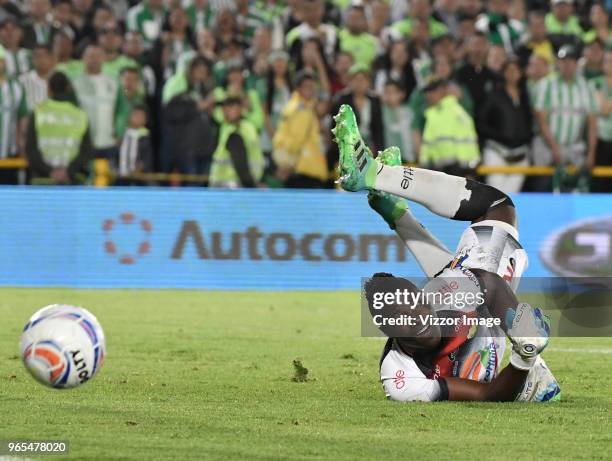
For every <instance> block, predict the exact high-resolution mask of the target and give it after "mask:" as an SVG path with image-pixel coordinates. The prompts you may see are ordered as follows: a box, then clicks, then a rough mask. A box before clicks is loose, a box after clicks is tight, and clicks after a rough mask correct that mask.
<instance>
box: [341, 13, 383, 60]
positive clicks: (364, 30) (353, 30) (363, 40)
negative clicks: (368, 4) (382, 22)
mask: <svg viewBox="0 0 612 461" xmlns="http://www.w3.org/2000/svg"><path fill="white" fill-rule="evenodd" d="M339 38H340V49H341V50H342V51H344V52H347V53H350V54H351V55H352V56H353V59H354V61H355V63H356V64H359V65H363V66H366V67H370V66H371V65H372V62H373V61H374V58H375V57H376V54H377V43H376V38H375V37H374V36H373V35H372V34H370V33H369V32H368V20H367V18H366V14H365V9H364V7H363V6H361V5H353V6H351V7H350V9H349V10H348V11H347V13H346V27H345V28H343V29H341V30H340V33H339Z"/></svg>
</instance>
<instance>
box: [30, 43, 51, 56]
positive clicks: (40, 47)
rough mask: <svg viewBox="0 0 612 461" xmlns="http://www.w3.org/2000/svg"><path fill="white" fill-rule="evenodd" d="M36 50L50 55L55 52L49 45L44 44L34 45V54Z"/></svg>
mask: <svg viewBox="0 0 612 461" xmlns="http://www.w3.org/2000/svg"><path fill="white" fill-rule="evenodd" d="M36 50H39V51H40V50H43V51H46V52H47V53H49V54H51V53H52V52H53V51H52V50H51V47H50V46H49V45H45V44H43V43H37V44H36V45H34V48H32V53H34V52H35V51H36Z"/></svg>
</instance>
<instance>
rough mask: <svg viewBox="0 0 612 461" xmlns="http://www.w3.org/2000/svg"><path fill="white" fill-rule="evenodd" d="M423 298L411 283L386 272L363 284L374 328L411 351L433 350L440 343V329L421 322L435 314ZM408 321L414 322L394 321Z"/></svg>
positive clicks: (375, 275) (420, 291)
mask: <svg viewBox="0 0 612 461" xmlns="http://www.w3.org/2000/svg"><path fill="white" fill-rule="evenodd" d="M421 294H422V290H420V289H419V288H418V287H417V286H416V285H415V284H414V283H412V282H411V281H410V280H408V279H405V278H402V277H394V276H393V275H392V274H388V273H384V272H379V273H376V274H374V275H373V276H372V277H371V278H370V279H368V280H367V281H366V282H365V284H364V295H365V299H366V302H367V305H368V309H369V311H370V315H372V320H373V322H374V324H375V325H377V326H378V328H379V329H380V331H382V332H383V333H384V334H385V335H387V336H388V337H390V338H396V339H398V340H400V341H401V343H402V347H403V348H405V349H410V350H417V349H422V348H424V347H426V348H431V347H433V346H435V345H436V344H437V343H438V342H439V340H440V330H439V328H438V327H436V326H435V325H432V324H429V323H425V324H424V323H423V321H422V318H423V316H427V315H431V314H432V309H431V306H429V305H428V304H427V303H426V302H425V299H424V297H423V296H421ZM376 316H378V317H377V318H376ZM408 317H411V318H412V319H414V320H413V322H411V323H410V322H408V324H400V325H395V324H394V323H397V322H394V321H393V319H396V320H397V319H400V320H403V319H407V318H408ZM389 320H392V321H391V322H390V321H389ZM404 323H405V322H404ZM381 324H382V325H381Z"/></svg>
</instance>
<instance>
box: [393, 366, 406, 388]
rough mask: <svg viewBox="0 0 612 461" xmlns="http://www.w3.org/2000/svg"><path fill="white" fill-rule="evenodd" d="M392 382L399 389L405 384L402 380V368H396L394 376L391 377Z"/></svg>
mask: <svg viewBox="0 0 612 461" xmlns="http://www.w3.org/2000/svg"><path fill="white" fill-rule="evenodd" d="M393 384H395V388H396V389H401V388H402V387H404V385H405V384H406V381H404V370H397V371H396V372H395V378H393Z"/></svg>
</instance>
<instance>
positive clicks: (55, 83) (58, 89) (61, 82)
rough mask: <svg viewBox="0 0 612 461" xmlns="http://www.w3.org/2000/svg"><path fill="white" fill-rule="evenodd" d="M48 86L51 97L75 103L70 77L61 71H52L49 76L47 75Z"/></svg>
mask: <svg viewBox="0 0 612 461" xmlns="http://www.w3.org/2000/svg"><path fill="white" fill-rule="evenodd" d="M48 86H49V91H50V92H51V96H52V99H55V100H56V101H66V102H71V103H73V104H75V105H76V104H77V98H76V94H75V92H74V88H73V87H72V84H71V83H70V79H69V78H68V77H67V76H66V74H64V73H63V72H60V71H58V72H53V74H51V77H49V83H48Z"/></svg>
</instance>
